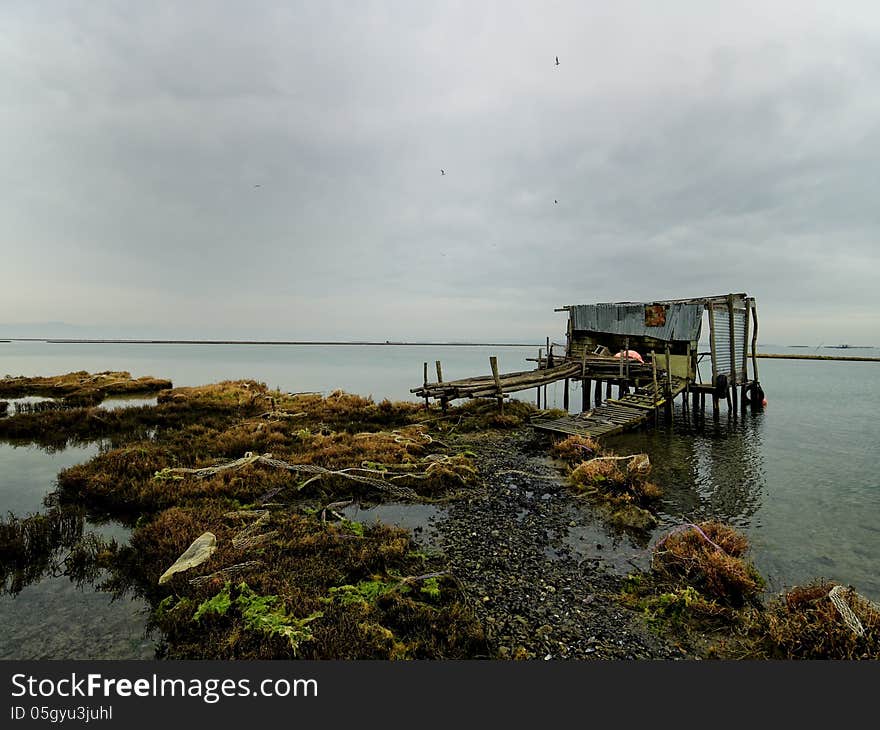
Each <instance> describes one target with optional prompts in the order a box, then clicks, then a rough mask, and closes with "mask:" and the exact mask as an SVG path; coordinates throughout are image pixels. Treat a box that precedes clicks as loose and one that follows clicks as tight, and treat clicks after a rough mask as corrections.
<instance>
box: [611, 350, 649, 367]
mask: <svg viewBox="0 0 880 730" xmlns="http://www.w3.org/2000/svg"><path fill="white" fill-rule="evenodd" d="M614 357H626V358H627V359H628V360H637V361H638V362H640V363H642V364H644V363H645V361H644V360H642V356H641V355H639V353H637V352H636V351H635V350H621V351H620V352H618V353H617V354H616V355H615V356H614Z"/></svg>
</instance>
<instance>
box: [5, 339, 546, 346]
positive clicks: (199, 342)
mask: <svg viewBox="0 0 880 730" xmlns="http://www.w3.org/2000/svg"><path fill="white" fill-rule="evenodd" d="M0 342H46V343H50V344H61V345H74V344H76V345H103V344H120V345H373V346H375V345H389V346H390V345H393V346H395V347H399V346H407V347H540V346H541V344H540V343H531V342H525V343H523V342H392V341H390V340H386V341H385V342H367V341H352V342H339V341H318V340H114V339H107V340H91V339H67V338H45V337H17V338H13V339H12V340H0Z"/></svg>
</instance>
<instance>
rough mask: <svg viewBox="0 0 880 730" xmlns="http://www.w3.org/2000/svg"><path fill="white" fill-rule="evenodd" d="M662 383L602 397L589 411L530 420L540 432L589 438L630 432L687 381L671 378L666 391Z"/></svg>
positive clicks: (681, 391)
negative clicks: (598, 403) (600, 401)
mask: <svg viewBox="0 0 880 730" xmlns="http://www.w3.org/2000/svg"><path fill="white" fill-rule="evenodd" d="M665 386H666V384H665V382H664V384H663V387H662V388H657V386H655V384H654V383H653V382H652V383H651V384H649V385H646V386H645V387H644V388H639V389H638V390H636V391H635V392H634V393H625V394H623V395H622V396H621V397H619V398H617V399H616V400H615V399H610V400H605V401H604V402H603V403H601V404H600V405H598V406H596V407H595V408H593V409H592V410H589V411H584V412H583V413H578V414H575V415H570V416H563V417H562V418H533V419H532V420H531V422H530V423H531V425H532V426H533V427H534V428H536V429H538V430H541V431H553V432H555V433H561V434H566V435H577V436H589V437H591V438H599V437H601V436H611V435H612V434H616V433H621V432H623V431H630V430H633V429H635V428H639V427H640V426H643V425H646V424H647V423H648V422H649V421H652V420H653V419H654V418H656V414H657V413H658V411H659V410H660V409H661V408H664V407H665V406H667V404H669V405H671V404H672V401H674V400H675V397H676V396H677V395H679V394H680V393H683V392H684V390H685V388H686V387H687V382H686V381H685V380H684V379H682V378H677V377H674V378H672V390H671V392H670V393H669V394H667V393H666V392H665V391H666V387H665Z"/></svg>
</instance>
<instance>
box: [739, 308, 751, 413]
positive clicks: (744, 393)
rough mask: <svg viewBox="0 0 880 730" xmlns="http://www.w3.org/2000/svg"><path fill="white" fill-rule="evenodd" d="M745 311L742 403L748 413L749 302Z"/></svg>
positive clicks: (744, 410)
mask: <svg viewBox="0 0 880 730" xmlns="http://www.w3.org/2000/svg"><path fill="white" fill-rule="evenodd" d="M743 305H744V306H745V310H744V311H743V351H742V376H743V377H742V385H740V401H741V402H742V412H743V414H745V412H746V401H747V395H748V382H749V300H748V299H745V300H743Z"/></svg>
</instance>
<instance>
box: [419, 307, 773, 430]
mask: <svg viewBox="0 0 880 730" xmlns="http://www.w3.org/2000/svg"><path fill="white" fill-rule="evenodd" d="M556 311H559V312H567V313H568V323H567V327H566V342H565V347H564V354H561V355H555V354H554V352H553V347H554V346H555V345H556V343H552V344H551V342H550V338H549V337H548V338H547V349H546V351H545V350H543V349H539V350H538V357H537V360H536V362H537V367H536V368H535V369H534V370H526V371H518V372H514V373H506V374H502V373H500V372H499V370H498V361H497V358H495V357H490V358H489V365H490V370H491V374H488V375H480V376H477V377H473V378H466V379H463V380H453V381H445V380H444V379H443V372H442V367H441V364H440V362H439V361H437V363H436V369H437V379H436V381H433V382H429V381H428V363H425V364H424V373H423V383H422V385H421V386H418V387H415V388H411V389H410V392H411V393H414V394H416V395H417V396H419V397H421V398H424V399H425V407H428V405H429V403H430V399H431V398H435V399H437V400H439V401H440V404H441V407H442V408H443V409H444V410H445V409H446V408H447V406H448V404H449V402H450V401H452V400H455V399H458V398H494V399H496V400H497V402H498V407H499V409H503V407H504V399H505V398H507V397H508V396H509V394H510V393H515V392H518V391H523V390H528V389H530V388H535V389H536V399H535V402H536V405H537V406H538V408H539V409H540V408H541V401H542V391H543V401H544V407H545V408H546V406H547V386H548V385H549V384H550V383H555V382H558V381H564V387H563V391H562V393H563V403H562V406H563V411H565V412H566V413H567V414H570V412H571V409H570V403H569V395H570V394H569V388H570V385H571V382H572V381H580V383H581V395H582V404H581V413H579V414H576V415H564V416H561V417H558V418H552V417H548V416H546V415H544V416H540V415H539V416H537V417H535V418H533V419H532V421H531V424H532V425H533V426H534V427H535V428H536V429H539V430H544V431H553V432H557V433H562V434H579V435H583V436H591V437H601V436H607V435H610V434H614V433H620V432H621V431H627V430H630V429H634V428H638V427H639V426H641V425H643V424H646V423H648V422H649V421H652V422H653V421H656V420H657V416H658V413H659V412H660V410H661V409H662V410H664V411H665V415H666V418H667V420H671V419H672V413H673V404H674V402H675V398H676V397H677V396H678V395H682V407H683V408H684V410H685V412H686V413H687V414H688V415H690V411H691V410H692V411H693V417H694V418H702V417H703V416H704V415H705V411H706V397H707V396H708V397H709V399H710V402H711V406H712V415H713V418H715V419H717V418H718V417H719V415H720V408H719V406H720V404H721V402H725V403H726V405H727V413H728V416H729V417H732V418H736V417H737V413H738V412H739V410H740V408H741V409H742V411H743V412H745V410H746V408H747V406H748V405H750V406H751V408H752V409H753V410H756V409H760V408H762V407H763V405H764V403H765V400H764V392H763V390H762V388H761V385H760V382H759V380H758V363H757V358H758V355H757V354H756V352H755V349H756V345H757V337H758V314H757V308H756V305H755V300H754V298H753V297H749V296H747V295H746V294H744V293H740V294H725V295H719V296H711V297H700V298H689V299H672V300H661V301H653V302H607V303H599V304H586V305H584V304H578V305H568V306H565V307H561V308H559V309H557V310H556ZM704 320H705V321H706V323H707V324H708V330H709V351H708V352H699V351H698V344H699V340H700V332H701V329H702V327H703V321H704ZM750 338H751V342H750ZM750 345H751V346H750ZM706 355H708V356H709V358H710V360H709V362H710V363H711V379H710V380H709V382H707V383H703V382H700V381H701V376H700V369H699V363H700V360H701V359H702V357H703V356H706ZM750 355H751V358H750V357H749V356H750ZM527 359H529V360H531V358H527ZM750 359H751V373H749V364H750V362H749V361H750ZM615 386H616V387H617V398H612V397H611V395H612V390H613V388H614V387H615Z"/></svg>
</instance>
